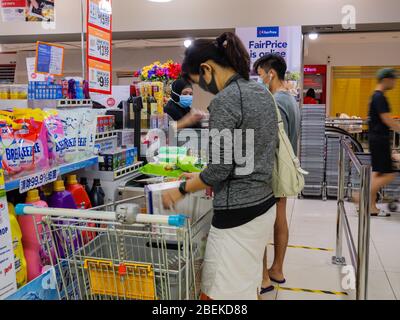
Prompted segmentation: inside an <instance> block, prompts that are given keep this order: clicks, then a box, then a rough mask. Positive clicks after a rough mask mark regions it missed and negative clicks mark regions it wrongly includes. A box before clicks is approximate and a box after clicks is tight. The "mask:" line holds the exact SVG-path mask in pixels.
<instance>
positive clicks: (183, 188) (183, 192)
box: [179, 181, 188, 196]
mask: <svg viewBox="0 0 400 320" xmlns="http://www.w3.org/2000/svg"><path fill="white" fill-rule="evenodd" d="M179 192H180V193H181V194H182V195H183V196H186V195H187V194H188V192H187V191H186V181H183V182H182V183H181V184H180V186H179Z"/></svg>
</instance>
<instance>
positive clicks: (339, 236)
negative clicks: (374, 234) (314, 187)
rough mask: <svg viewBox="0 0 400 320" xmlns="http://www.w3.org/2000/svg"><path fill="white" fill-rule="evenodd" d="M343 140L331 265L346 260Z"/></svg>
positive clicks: (342, 263)
mask: <svg viewBox="0 0 400 320" xmlns="http://www.w3.org/2000/svg"><path fill="white" fill-rule="evenodd" d="M344 160H345V157H344V147H343V139H340V148H339V181H338V203H337V220H336V255H335V256H334V257H333V258H332V263H333V264H336V265H345V264H346V260H345V258H344V257H343V254H342V252H343V212H342V208H343V205H344V196H345V192H344V187H345V186H344V185H345V181H344V180H345V163H344Z"/></svg>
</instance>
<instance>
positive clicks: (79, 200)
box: [67, 175, 92, 209]
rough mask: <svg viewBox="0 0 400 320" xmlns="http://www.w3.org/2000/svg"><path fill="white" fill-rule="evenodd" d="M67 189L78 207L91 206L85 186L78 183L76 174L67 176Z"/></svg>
mask: <svg viewBox="0 0 400 320" xmlns="http://www.w3.org/2000/svg"><path fill="white" fill-rule="evenodd" d="M67 191H69V192H71V194H72V197H73V198H74V201H75V204H76V206H77V207H78V208H79V209H89V208H91V207H92V205H91V203H90V199H89V195H88V194H87V193H86V190H85V188H84V187H83V186H82V185H80V184H79V183H78V180H77V179H76V175H71V176H68V177H67Z"/></svg>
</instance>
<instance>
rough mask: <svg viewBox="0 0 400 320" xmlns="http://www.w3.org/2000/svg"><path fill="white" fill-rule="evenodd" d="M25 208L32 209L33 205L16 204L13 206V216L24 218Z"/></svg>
mask: <svg viewBox="0 0 400 320" xmlns="http://www.w3.org/2000/svg"><path fill="white" fill-rule="evenodd" d="M26 207H33V205H32V204H17V205H16V206H15V214H16V215H17V216H24V215H25V214H26V213H25V208H26Z"/></svg>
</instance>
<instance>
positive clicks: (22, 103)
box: [0, 100, 28, 110]
mask: <svg viewBox="0 0 400 320" xmlns="http://www.w3.org/2000/svg"><path fill="white" fill-rule="evenodd" d="M13 108H21V109H26V108H28V100H0V110H6V109H13Z"/></svg>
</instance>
